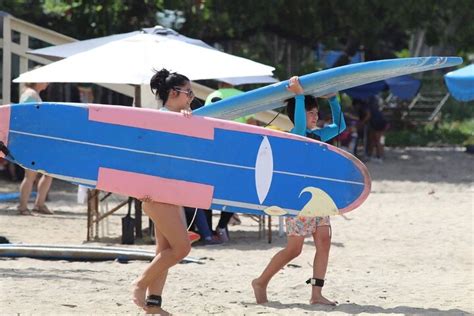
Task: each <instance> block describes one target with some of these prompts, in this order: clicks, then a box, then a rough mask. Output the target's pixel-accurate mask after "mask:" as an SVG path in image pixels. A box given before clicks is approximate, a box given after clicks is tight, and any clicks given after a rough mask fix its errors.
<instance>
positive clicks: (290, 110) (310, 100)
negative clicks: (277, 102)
mask: <svg viewBox="0 0 474 316" xmlns="http://www.w3.org/2000/svg"><path fill="white" fill-rule="evenodd" d="M285 102H286V114H287V115H288V117H289V118H290V120H291V122H293V124H295V104H296V101H295V98H291V99H287V100H285ZM304 108H305V110H306V111H311V110H312V109H314V108H316V109H317V108H318V102H317V101H316V98H315V97H313V96H312V95H309V94H305V96H304Z"/></svg>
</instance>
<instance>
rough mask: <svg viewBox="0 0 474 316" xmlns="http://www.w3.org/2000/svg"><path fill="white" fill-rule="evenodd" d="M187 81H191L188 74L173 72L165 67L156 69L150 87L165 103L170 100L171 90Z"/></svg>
mask: <svg viewBox="0 0 474 316" xmlns="http://www.w3.org/2000/svg"><path fill="white" fill-rule="evenodd" d="M187 81H189V79H188V78H187V77H186V76H183V75H180V74H178V73H176V72H173V73H171V72H169V71H168V70H167V69H165V68H163V69H161V70H158V71H156V72H155V74H154V75H153V77H151V80H150V89H151V92H153V94H154V95H155V96H157V97H159V98H160V99H161V100H162V101H163V104H165V103H166V101H167V100H168V94H169V92H170V90H171V89H173V88H174V87H178V86H181V85H183V84H185V83H186V82H187Z"/></svg>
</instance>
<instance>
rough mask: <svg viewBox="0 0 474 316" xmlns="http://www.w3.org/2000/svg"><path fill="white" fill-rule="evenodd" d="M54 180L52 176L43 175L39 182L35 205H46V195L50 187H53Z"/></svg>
mask: <svg viewBox="0 0 474 316" xmlns="http://www.w3.org/2000/svg"><path fill="white" fill-rule="evenodd" d="M52 182H53V178H51V177H50V176H47V175H42V176H41V178H40V180H39V182H38V195H37V196H36V202H35V207H41V206H44V204H45V202H46V196H47V195H48V192H49V188H50V187H51V183H52Z"/></svg>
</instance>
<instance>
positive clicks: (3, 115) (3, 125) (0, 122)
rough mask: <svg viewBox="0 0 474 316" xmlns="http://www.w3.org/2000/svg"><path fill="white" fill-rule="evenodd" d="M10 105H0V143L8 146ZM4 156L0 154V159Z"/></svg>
mask: <svg viewBox="0 0 474 316" xmlns="http://www.w3.org/2000/svg"><path fill="white" fill-rule="evenodd" d="M10 113H11V110H10V105H0V141H2V142H3V143H4V144H5V145H8V134H9V131H10ZM3 157H5V155H4V154H3V153H2V152H0V158H3Z"/></svg>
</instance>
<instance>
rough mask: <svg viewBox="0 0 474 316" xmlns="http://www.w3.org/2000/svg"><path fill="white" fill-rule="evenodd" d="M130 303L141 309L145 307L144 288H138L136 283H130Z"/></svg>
mask: <svg viewBox="0 0 474 316" xmlns="http://www.w3.org/2000/svg"><path fill="white" fill-rule="evenodd" d="M132 287H133V289H132V296H133V298H132V301H133V302H134V303H135V304H136V305H137V306H138V307H141V308H144V307H145V296H146V287H140V286H138V283H137V282H133V283H132Z"/></svg>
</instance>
